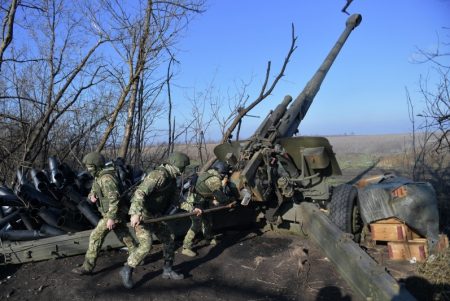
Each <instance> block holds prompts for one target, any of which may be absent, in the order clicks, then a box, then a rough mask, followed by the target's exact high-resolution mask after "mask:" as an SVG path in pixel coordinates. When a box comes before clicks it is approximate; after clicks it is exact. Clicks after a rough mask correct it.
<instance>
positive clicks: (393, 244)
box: [388, 238, 428, 262]
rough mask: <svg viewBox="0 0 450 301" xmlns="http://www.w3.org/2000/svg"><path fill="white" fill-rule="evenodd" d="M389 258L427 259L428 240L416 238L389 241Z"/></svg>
mask: <svg viewBox="0 0 450 301" xmlns="http://www.w3.org/2000/svg"><path fill="white" fill-rule="evenodd" d="M388 253H389V259H391V260H411V259H413V258H415V259H416V260H417V261H419V262H421V261H425V260H426V259H427V257H428V248H427V240H426V239H425V238H416V239H413V240H409V241H390V242H388Z"/></svg>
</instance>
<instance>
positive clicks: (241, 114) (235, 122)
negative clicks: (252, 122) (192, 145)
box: [202, 24, 297, 171]
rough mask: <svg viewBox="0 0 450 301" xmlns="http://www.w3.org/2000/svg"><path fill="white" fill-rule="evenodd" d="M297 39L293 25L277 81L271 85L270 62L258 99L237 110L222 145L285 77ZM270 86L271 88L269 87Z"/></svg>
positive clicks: (206, 166)
mask: <svg viewBox="0 0 450 301" xmlns="http://www.w3.org/2000/svg"><path fill="white" fill-rule="evenodd" d="M296 41H297V37H296V36H295V31H294V24H292V27H291V45H290V47H289V50H288V53H287V55H286V58H285V59H284V62H283V65H282V66H281V69H280V71H279V73H278V74H277V76H276V77H275V79H274V80H273V81H272V83H271V84H269V78H270V72H271V62H270V61H269V62H268V63H267V69H266V76H265V79H264V82H263V84H262V86H261V90H260V92H259V95H258V97H257V98H256V99H255V100H254V101H253V102H252V103H251V104H250V105H248V106H247V107H245V108H238V109H237V110H236V113H237V114H236V115H235V116H234V119H233V121H232V122H231V125H230V126H229V127H228V129H227V130H226V131H225V134H224V135H223V137H222V141H221V142H222V143H224V142H227V141H229V140H230V139H231V137H232V133H233V131H234V130H235V129H236V127H237V126H238V125H239V124H240V122H241V120H242V118H243V117H244V116H245V115H246V114H247V113H248V112H250V110H252V109H253V108H254V107H255V106H256V105H258V104H259V103H260V102H261V101H263V100H264V99H265V98H267V96H269V95H270V94H271V93H272V91H273V90H274V89H275V87H276V85H277V84H278V82H279V80H280V79H281V78H282V77H283V76H284V71H285V70H286V67H287V65H288V63H289V60H290V58H291V55H292V53H294V51H295V50H296V49H297V46H296V44H295V43H296ZM268 85H269V86H268ZM214 160H215V158H214V157H213V158H211V159H210V160H208V162H206V163H205V164H204V165H203V166H202V170H203V171H205V170H207V169H208V168H209V167H210V166H211V165H212V163H213V162H214Z"/></svg>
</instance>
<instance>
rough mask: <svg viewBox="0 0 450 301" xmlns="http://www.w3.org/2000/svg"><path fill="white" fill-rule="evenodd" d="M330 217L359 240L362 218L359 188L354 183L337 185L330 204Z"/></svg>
mask: <svg viewBox="0 0 450 301" xmlns="http://www.w3.org/2000/svg"><path fill="white" fill-rule="evenodd" d="M328 211H329V218H330V220H331V221H332V222H333V223H334V224H336V226H337V227H338V228H339V229H341V230H342V231H344V232H347V233H351V234H353V236H354V240H355V241H356V242H359V240H360V237H361V231H362V226H363V223H362V220H361V215H360V212H359V206H358V190H357V189H356V188H355V187H353V186H352V185H348V184H342V185H339V186H336V187H335V188H334V190H333V194H332V196H331V201H330V203H329V204H328Z"/></svg>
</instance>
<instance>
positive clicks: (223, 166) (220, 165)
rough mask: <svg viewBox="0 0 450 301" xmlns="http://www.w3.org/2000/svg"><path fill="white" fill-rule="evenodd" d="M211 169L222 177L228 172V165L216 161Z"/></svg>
mask: <svg viewBox="0 0 450 301" xmlns="http://www.w3.org/2000/svg"><path fill="white" fill-rule="evenodd" d="M212 169H215V170H217V172H218V173H219V174H221V175H222V176H226V175H228V173H229V172H230V167H229V166H228V164H227V163H225V162H222V161H216V162H215V163H214V164H213V166H212Z"/></svg>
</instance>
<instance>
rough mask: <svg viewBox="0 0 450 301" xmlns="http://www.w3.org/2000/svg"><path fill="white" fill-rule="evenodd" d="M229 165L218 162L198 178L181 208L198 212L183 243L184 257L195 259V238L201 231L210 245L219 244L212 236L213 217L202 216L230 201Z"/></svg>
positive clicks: (193, 217)
mask: <svg viewBox="0 0 450 301" xmlns="http://www.w3.org/2000/svg"><path fill="white" fill-rule="evenodd" d="M228 173H229V168H228V165H227V164H226V163H224V162H221V161H217V162H216V163H214V165H213V166H212V168H211V169H209V170H208V171H206V172H205V173H202V174H200V175H199V176H198V178H197V180H196V183H195V184H194V185H193V187H192V189H191V191H190V192H189V195H188V197H187V199H186V201H185V202H184V203H183V204H182V205H181V208H182V209H184V210H186V211H191V212H196V213H197V216H191V227H190V228H189V230H188V232H187V233H186V236H185V237H184V241H183V250H182V251H181V253H182V254H183V255H186V256H189V257H194V256H196V255H197V253H195V252H194V251H193V250H192V245H193V242H194V238H195V236H196V234H197V233H198V232H200V230H201V231H202V232H203V238H204V239H206V240H208V241H209V244H210V245H213V246H214V245H216V244H217V242H216V240H215V239H214V238H213V236H212V223H211V216H209V215H206V216H204V215H202V213H203V210H205V209H208V208H209V207H210V206H211V205H213V206H218V205H219V204H221V205H223V204H225V203H227V202H229V201H230V196H229V195H228V194H229V193H226V190H227V189H229V187H228V186H227V183H228Z"/></svg>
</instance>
